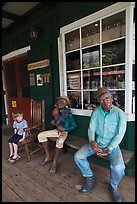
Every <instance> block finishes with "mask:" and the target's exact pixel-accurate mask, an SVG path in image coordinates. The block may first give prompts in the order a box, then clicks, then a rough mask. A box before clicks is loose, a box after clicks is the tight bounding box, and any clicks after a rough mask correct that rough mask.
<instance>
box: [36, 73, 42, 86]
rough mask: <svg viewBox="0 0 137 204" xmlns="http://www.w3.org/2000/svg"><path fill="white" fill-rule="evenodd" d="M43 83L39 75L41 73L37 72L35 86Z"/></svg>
mask: <svg viewBox="0 0 137 204" xmlns="http://www.w3.org/2000/svg"><path fill="white" fill-rule="evenodd" d="M42 85H43V79H42V77H41V74H37V86H42Z"/></svg>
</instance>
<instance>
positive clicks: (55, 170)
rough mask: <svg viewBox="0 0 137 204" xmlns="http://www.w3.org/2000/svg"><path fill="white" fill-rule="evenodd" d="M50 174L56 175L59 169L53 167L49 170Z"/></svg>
mask: <svg viewBox="0 0 137 204" xmlns="http://www.w3.org/2000/svg"><path fill="white" fill-rule="evenodd" d="M49 172H50V173H52V174H55V173H56V172H57V167H55V166H52V167H51V168H50V169H49Z"/></svg>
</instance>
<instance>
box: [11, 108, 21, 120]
mask: <svg viewBox="0 0 137 204" xmlns="http://www.w3.org/2000/svg"><path fill="white" fill-rule="evenodd" d="M19 115H22V116H23V112H22V111H19V110H16V111H14V112H13V113H12V118H13V120H16V118H17V117H18V116H19Z"/></svg>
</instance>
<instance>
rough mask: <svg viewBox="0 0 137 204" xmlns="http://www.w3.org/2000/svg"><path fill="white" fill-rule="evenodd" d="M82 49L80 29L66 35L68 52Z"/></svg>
mask: <svg viewBox="0 0 137 204" xmlns="http://www.w3.org/2000/svg"><path fill="white" fill-rule="evenodd" d="M79 47H80V36H79V29H77V30H74V31H72V32H70V33H67V34H66V35H65V49H66V52H67V51H71V50H75V49H78V48H79Z"/></svg>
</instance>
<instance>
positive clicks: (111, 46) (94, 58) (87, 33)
mask: <svg viewBox="0 0 137 204" xmlns="http://www.w3.org/2000/svg"><path fill="white" fill-rule="evenodd" d="M132 3H133V2H132ZM130 6H132V8H134V6H133V4H131V3H130V2H128V3H126V2H120V3H116V4H114V5H112V6H110V7H109V8H106V9H103V10H101V11H98V12H96V13H94V14H92V15H90V16H88V17H87V18H83V19H81V20H79V21H77V22H75V23H72V24H70V25H68V26H65V27H63V28H61V32H60V33H61V43H62V44H61V46H62V50H63V52H62V53H61V54H62V59H63V60H62V63H61V64H62V69H60V70H61V72H62V73H61V75H63V77H64V80H63V82H64V83H62V84H61V85H62V86H61V88H62V90H63V91H62V90H61V92H63V93H64V94H65V95H67V96H68V97H69V99H70V101H71V108H72V109H73V110H75V111H76V113H77V114H79V113H80V111H81V112H83V113H84V115H86V113H87V112H88V111H90V113H91V110H93V109H94V108H95V107H96V106H98V105H99V104H98V101H97V98H96V90H97V88H98V87H100V86H106V87H108V88H109V90H110V93H111V94H112V95H113V103H114V104H115V105H117V106H118V107H120V108H121V109H123V110H124V111H125V110H126V109H125V105H126V104H125V100H126V97H127V95H126V96H125V92H126V87H127V84H128V83H129V80H130V81H131V82H130V84H131V87H132V96H130V97H132V98H133V100H131V99H128V100H129V101H132V103H134V97H135V90H134V89H135V87H134V81H135V80H134V77H135V76H134V72H135V66H134V64H135V63H134V61H135V60H134V54H133V56H130V57H133V58H132V59H133V60H132V65H131V67H132V68H131V70H130V71H131V72H132V71H133V74H132V79H129V80H128V77H125V74H126V73H128V72H127V71H126V69H128V66H127V60H128V59H126V56H127V55H126V52H127V49H132V46H131V47H128V45H129V44H130V43H127V42H128V41H129V40H130V39H128V35H127V33H126V32H127V29H128V27H127V26H129V24H131V22H127V20H128V18H129V16H128V15H130V16H133V27H134V25H135V20H134V15H133V14H132V12H133V11H132V10H134V9H129V10H127V8H129V7H130ZM130 27H131V26H129V28H130ZM133 31H134V29H133ZM131 32H132V31H131ZM133 36H134V37H133V39H134V38H135V35H133ZM134 43H135V41H134V40H133V44H134ZM126 46H127V47H126ZM125 79H127V81H125ZM131 106H132V107H133V108H132V110H131V111H128V112H130V113H132V112H134V105H131Z"/></svg>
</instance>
